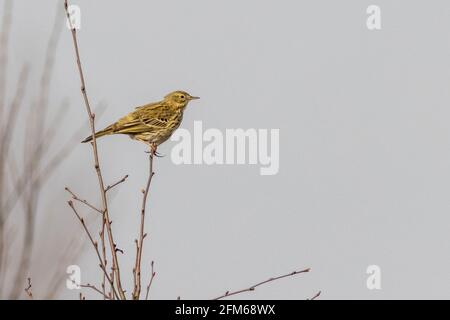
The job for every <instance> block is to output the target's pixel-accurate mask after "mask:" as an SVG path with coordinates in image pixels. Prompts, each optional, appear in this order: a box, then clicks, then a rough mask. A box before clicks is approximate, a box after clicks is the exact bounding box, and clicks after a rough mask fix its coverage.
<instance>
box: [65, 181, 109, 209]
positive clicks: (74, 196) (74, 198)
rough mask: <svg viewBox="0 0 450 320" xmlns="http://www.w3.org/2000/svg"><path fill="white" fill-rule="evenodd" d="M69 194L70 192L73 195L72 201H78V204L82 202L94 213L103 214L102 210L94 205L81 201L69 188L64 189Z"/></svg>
mask: <svg viewBox="0 0 450 320" xmlns="http://www.w3.org/2000/svg"><path fill="white" fill-rule="evenodd" d="M64 189H65V190H66V191H67V192H69V193H70V194H71V195H72V199H73V200H76V201H78V202H81V203H83V204H85V205H87V206H88V207H89V208H91V209H92V210H94V211H97V212H98V213H100V214H103V212H102V210H100V209H97V208H96V207H94V206H93V205H92V204H90V203H89V202H88V201H87V200H85V199H80V198H79V197H78V196H77V195H76V194H75V193H74V192H73V191H72V190H70V189H69V188H68V187H65V188H64Z"/></svg>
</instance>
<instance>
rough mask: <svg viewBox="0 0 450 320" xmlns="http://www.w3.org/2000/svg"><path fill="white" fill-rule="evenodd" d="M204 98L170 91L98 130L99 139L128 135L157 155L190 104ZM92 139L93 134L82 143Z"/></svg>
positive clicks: (178, 91) (183, 92)
mask: <svg viewBox="0 0 450 320" xmlns="http://www.w3.org/2000/svg"><path fill="white" fill-rule="evenodd" d="M196 99H200V98H199V97H195V96H191V95H190V94H189V93H187V92H185V91H181V90H177V91H174V92H171V93H169V94H167V95H166V96H165V97H164V99H163V100H161V101H158V102H153V103H148V104H145V105H143V106H139V107H137V108H136V109H135V110H134V111H132V112H130V113H129V114H127V115H126V116H124V117H122V118H120V119H119V120H118V121H116V122H114V123H113V124H111V125H109V126H107V127H106V128H104V129H103V130H100V131H98V132H96V133H95V138H100V137H103V136H107V135H112V134H126V135H128V136H130V138H132V139H134V140H137V141H141V142H144V143H145V144H147V145H148V146H149V147H150V150H151V153H153V154H156V148H157V147H158V146H159V145H160V144H162V143H163V142H165V141H166V140H167V139H169V138H170V136H171V135H172V134H173V133H174V131H175V130H176V129H177V128H178V127H179V126H180V124H181V121H182V120H183V112H184V109H185V108H186V106H187V105H188V103H189V102H190V101H192V100H196ZM90 141H92V135H91V136H89V137H87V138H86V139H84V140H83V141H82V143H86V142H90Z"/></svg>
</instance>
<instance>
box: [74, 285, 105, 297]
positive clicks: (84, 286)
mask: <svg viewBox="0 0 450 320" xmlns="http://www.w3.org/2000/svg"><path fill="white" fill-rule="evenodd" d="M80 287H81V288H89V289H92V290H94V291H95V292H97V293H100V294H101V295H102V296H103V298H104V299H106V300H109V299H110V298H109V297H108V296H107V295H105V294H104V293H103V292H102V291H101V290H100V289H98V288H97V287H96V286H94V285H92V284H89V283H87V284H80Z"/></svg>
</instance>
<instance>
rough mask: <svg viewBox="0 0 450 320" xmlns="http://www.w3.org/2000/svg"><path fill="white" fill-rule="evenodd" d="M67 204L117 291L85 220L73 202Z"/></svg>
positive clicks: (106, 275) (107, 277)
mask: <svg viewBox="0 0 450 320" xmlns="http://www.w3.org/2000/svg"><path fill="white" fill-rule="evenodd" d="M67 203H68V204H69V207H70V208H71V209H72V211H73V212H74V213H75V215H76V216H77V218H78V220H79V221H80V223H81V225H82V226H83V229H84V231H85V232H86V234H87V236H88V237H89V240H90V241H91V243H92V245H93V246H94V249H95V253H96V254H97V257H98V259H99V261H100V268H101V269H102V270H103V273H104V274H105V277H106V279H108V281H109V283H110V284H111V287H112V289H113V290H114V291H115V290H116V289H115V287H114V285H113V282H112V280H111V279H112V278H110V277H109V275H108V272H107V271H106V267H105V265H104V263H103V259H102V257H101V255H100V252H99V251H98V243H97V242H96V241H95V240H94V238H93V237H92V235H91V233H90V232H89V229H88V228H87V226H86V223H85V222H84V219H83V218H82V217H81V216H80V215H79V214H78V212H77V210H76V209H75V206H74V204H73V202H72V201H71V200H69V201H67ZM115 293H116V295H117V292H115Z"/></svg>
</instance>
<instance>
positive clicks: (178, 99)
mask: <svg viewBox="0 0 450 320" xmlns="http://www.w3.org/2000/svg"><path fill="white" fill-rule="evenodd" d="M195 99H200V98H199V97H194V96H191V95H190V94H189V93H187V92H185V91H174V92H171V93H169V94H168V95H166V96H165V97H164V100H165V101H167V102H170V103H173V104H177V105H179V106H180V107H185V106H186V105H187V104H188V103H189V101H191V100H195Z"/></svg>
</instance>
